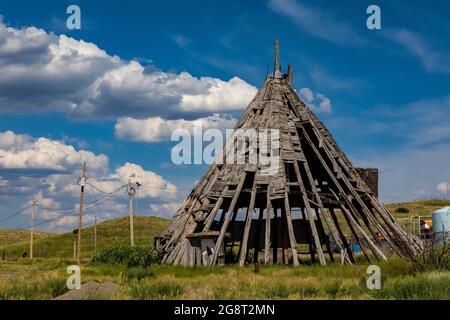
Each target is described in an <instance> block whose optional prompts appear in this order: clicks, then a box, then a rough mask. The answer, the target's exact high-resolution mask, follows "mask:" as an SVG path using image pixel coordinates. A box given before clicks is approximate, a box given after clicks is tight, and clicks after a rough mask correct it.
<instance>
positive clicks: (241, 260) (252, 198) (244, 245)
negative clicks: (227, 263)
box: [239, 183, 257, 267]
mask: <svg viewBox="0 0 450 320" xmlns="http://www.w3.org/2000/svg"><path fill="white" fill-rule="evenodd" d="M256 188H257V186H256V183H253V188H252V195H251V196H250V205H249V207H248V211H247V219H246V221H245V227H244V236H243V238H242V242H241V252H240V256H239V266H241V267H242V266H243V265H244V264H245V259H246V258H247V246H248V237H249V234H250V227H251V225H252V220H253V209H254V208H255V199H256Z"/></svg>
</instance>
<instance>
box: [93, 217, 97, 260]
mask: <svg viewBox="0 0 450 320" xmlns="http://www.w3.org/2000/svg"><path fill="white" fill-rule="evenodd" d="M96 253H97V216H95V218H94V254H96Z"/></svg>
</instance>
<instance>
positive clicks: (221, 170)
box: [155, 42, 420, 266]
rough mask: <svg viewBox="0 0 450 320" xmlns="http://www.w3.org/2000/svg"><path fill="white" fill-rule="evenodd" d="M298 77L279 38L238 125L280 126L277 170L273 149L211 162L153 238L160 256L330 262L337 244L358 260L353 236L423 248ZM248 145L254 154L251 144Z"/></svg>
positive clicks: (371, 253)
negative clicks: (316, 109) (308, 100)
mask: <svg viewBox="0 0 450 320" xmlns="http://www.w3.org/2000/svg"><path fill="white" fill-rule="evenodd" d="M291 82H292V70H291V67H290V66H289V67H288V73H287V74H283V73H282V72H281V67H280V64H279V60H278V43H277V42H276V43H275V63H274V70H273V72H272V73H271V74H269V75H268V76H267V77H266V80H265V82H264V84H263V85H262V87H261V88H260V90H259V92H258V93H257V94H256V96H255V97H254V99H253V101H251V102H250V104H249V105H248V106H247V108H246V110H245V112H244V114H243V116H242V117H241V119H240V121H239V122H238V124H237V125H236V127H235V129H249V128H252V129H270V130H274V129H275V130H277V131H278V132H279V143H278V146H277V151H278V155H277V156H276V159H277V161H279V164H280V165H279V166H278V170H276V172H271V173H270V174H267V172H265V171H264V169H265V168H264V164H263V161H262V160H263V158H264V157H270V155H269V154H261V153H258V158H257V163H256V165H255V164H248V163H245V164H237V163H232V164H229V163H224V164H221V163H214V164H212V165H210V166H209V168H208V170H207V172H206V173H205V175H204V176H203V177H202V178H201V179H200V180H199V181H198V183H197V184H196V185H195V187H194V189H193V190H192V192H191V193H190V194H189V196H188V198H187V199H186V200H185V202H184V203H183V204H182V206H181V207H180V208H179V210H178V211H177V212H176V213H175V215H174V217H173V220H172V222H171V224H170V225H169V227H168V228H167V229H166V230H165V231H164V232H163V233H162V234H160V235H159V236H158V237H157V238H156V239H155V243H156V247H158V248H159V249H160V250H162V252H163V263H166V264H173V265H184V266H195V265H204V266H205V265H209V266H213V265H222V264H225V263H238V264H239V265H241V266H243V265H244V264H246V263H251V262H257V261H259V262H263V263H285V264H294V265H298V264H299V263H301V262H302V261H303V259H304V258H305V257H306V259H308V260H309V259H311V260H313V261H317V260H318V261H319V263H320V264H322V265H325V264H326V263H327V260H329V261H333V259H334V255H333V253H335V254H339V253H340V254H341V257H342V259H343V260H344V261H345V262H346V263H349V264H351V263H354V262H355V254H354V253H353V250H352V244H353V243H355V242H356V243H358V245H359V247H360V249H361V252H362V254H363V255H364V256H365V257H366V259H367V260H368V261H371V260H373V259H375V260H386V256H387V253H386V252H388V251H391V252H393V253H396V254H397V255H399V256H406V255H409V256H413V255H415V254H416V253H417V252H418V251H419V250H420V245H419V244H418V243H416V241H415V240H414V239H412V238H411V237H410V235H408V234H407V233H406V232H405V231H404V230H403V229H402V228H401V227H400V226H399V225H398V224H397V223H396V221H395V220H394V218H393V216H392V215H391V214H390V213H389V212H388V211H387V210H386V209H385V208H384V207H383V206H382V204H381V203H380V202H379V201H378V199H377V197H376V195H375V192H377V190H371V189H370V187H369V186H368V184H367V183H366V181H364V179H362V178H361V175H360V174H359V173H361V170H357V169H356V168H354V167H353V166H352V163H351V162H350V161H349V160H348V159H347V158H346V156H345V155H344V153H343V152H342V151H341V149H340V148H339V146H338V145H337V143H336V142H335V141H334V139H333V137H332V136H331V134H330V133H329V131H328V130H327V129H326V128H325V126H324V124H323V123H322V122H320V121H319V119H318V118H317V117H316V115H315V114H314V113H313V112H312V110H311V109H310V108H309V107H308V106H306V105H305V103H303V101H301V100H300V98H299V97H298V96H297V94H296V92H295V91H294V89H293V88H292V86H291ZM228 142H229V141H228ZM233 148H234V146H233ZM245 148H247V149H246V153H245V154H246V155H247V157H248V148H249V143H246V144H245ZM269 149H270V148H269ZM221 156H223V154H222V155H221ZM266 160H267V159H266ZM358 172H359V173H358ZM386 247H388V248H389V250H387V249H386ZM338 257H339V255H338Z"/></svg>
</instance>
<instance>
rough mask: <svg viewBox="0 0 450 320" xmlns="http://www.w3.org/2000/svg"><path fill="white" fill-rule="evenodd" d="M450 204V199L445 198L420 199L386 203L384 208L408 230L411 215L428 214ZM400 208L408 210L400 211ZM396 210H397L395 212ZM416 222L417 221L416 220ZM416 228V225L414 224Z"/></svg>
mask: <svg viewBox="0 0 450 320" xmlns="http://www.w3.org/2000/svg"><path fill="white" fill-rule="evenodd" d="M447 206H450V201H446V200H420V201H411V202H403V203H396V204H387V205H386V208H387V209H388V210H389V211H390V212H391V213H392V215H393V216H394V217H395V218H396V220H397V221H398V222H399V223H400V224H401V225H402V226H404V227H405V226H406V228H407V229H408V231H410V228H411V217H416V216H430V215H431V214H432V213H433V212H434V211H436V210H438V209H440V208H442V207H447ZM400 208H403V209H407V210H408V211H409V212H404V213H402V212H401V211H404V210H399V209H400ZM396 211H398V212H396ZM416 223H417V222H416ZM416 228H417V225H416Z"/></svg>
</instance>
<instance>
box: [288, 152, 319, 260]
mask: <svg viewBox="0 0 450 320" xmlns="http://www.w3.org/2000/svg"><path fill="white" fill-rule="evenodd" d="M294 169H295V174H296V175H297V181H298V184H299V186H300V191H301V193H302V199H303V205H304V207H305V211H304V213H305V214H306V218H307V219H308V222H309V227H310V230H311V235H312V237H313V240H314V244H315V248H316V250H317V255H318V256H319V262H320V264H321V265H326V264H327V262H326V260H325V256H324V254H323V250H322V244H321V243H320V239H319V235H318V234H317V229H316V223H315V221H314V217H313V216H312V210H311V206H310V205H309V200H308V197H307V195H306V189H305V185H304V184H303V180H302V177H301V174H300V169H299V167H298V163H297V161H294Z"/></svg>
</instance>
